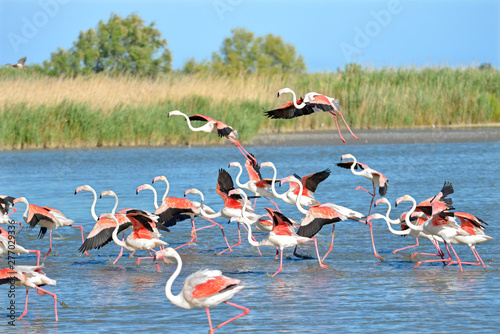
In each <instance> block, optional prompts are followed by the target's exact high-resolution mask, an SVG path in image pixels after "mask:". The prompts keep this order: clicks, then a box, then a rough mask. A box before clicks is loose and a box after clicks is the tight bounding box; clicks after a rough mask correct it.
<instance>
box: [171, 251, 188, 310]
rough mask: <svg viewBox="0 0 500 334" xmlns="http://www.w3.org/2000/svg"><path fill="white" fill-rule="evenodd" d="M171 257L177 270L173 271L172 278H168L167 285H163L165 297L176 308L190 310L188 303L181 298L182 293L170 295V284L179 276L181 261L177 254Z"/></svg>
mask: <svg viewBox="0 0 500 334" xmlns="http://www.w3.org/2000/svg"><path fill="white" fill-rule="evenodd" d="M173 257H174V258H175V259H176V260H177V268H176V269H175V271H174V273H173V274H172V276H170V278H169V279H168V281H167V284H165V296H166V297H167V299H168V300H169V301H170V302H171V303H172V304H174V305H176V306H179V307H182V308H191V306H190V305H189V303H188V302H187V301H186V300H185V299H184V298H183V296H182V292H181V293H179V294H178V295H177V296H175V295H173V294H172V284H173V283H174V281H175V279H176V278H177V276H179V273H180V272H181V269H182V260H181V257H180V256H179V254H177V253H174V254H173Z"/></svg>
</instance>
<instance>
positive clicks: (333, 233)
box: [321, 223, 336, 262]
mask: <svg viewBox="0 0 500 334" xmlns="http://www.w3.org/2000/svg"><path fill="white" fill-rule="evenodd" d="M335 225H336V224H335V223H334V224H333V229H332V242H331V243H330V248H328V251H327V252H326V253H325V256H323V258H322V259H321V262H323V261H325V259H326V257H327V256H328V254H330V252H331V251H332V249H333V240H334V239H335Z"/></svg>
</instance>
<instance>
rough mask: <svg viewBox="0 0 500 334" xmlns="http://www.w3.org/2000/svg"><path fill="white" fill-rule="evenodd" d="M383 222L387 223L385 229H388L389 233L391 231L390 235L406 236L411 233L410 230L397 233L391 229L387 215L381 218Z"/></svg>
mask: <svg viewBox="0 0 500 334" xmlns="http://www.w3.org/2000/svg"><path fill="white" fill-rule="evenodd" d="M389 211H390V204H389ZM383 218H384V220H385V222H386V223H387V227H388V228H389V231H391V233H392V234H396V235H408V234H410V232H411V229H408V230H404V231H397V230H395V229H393V228H392V226H391V222H390V220H391V219H390V218H389V213H387V216H383Z"/></svg>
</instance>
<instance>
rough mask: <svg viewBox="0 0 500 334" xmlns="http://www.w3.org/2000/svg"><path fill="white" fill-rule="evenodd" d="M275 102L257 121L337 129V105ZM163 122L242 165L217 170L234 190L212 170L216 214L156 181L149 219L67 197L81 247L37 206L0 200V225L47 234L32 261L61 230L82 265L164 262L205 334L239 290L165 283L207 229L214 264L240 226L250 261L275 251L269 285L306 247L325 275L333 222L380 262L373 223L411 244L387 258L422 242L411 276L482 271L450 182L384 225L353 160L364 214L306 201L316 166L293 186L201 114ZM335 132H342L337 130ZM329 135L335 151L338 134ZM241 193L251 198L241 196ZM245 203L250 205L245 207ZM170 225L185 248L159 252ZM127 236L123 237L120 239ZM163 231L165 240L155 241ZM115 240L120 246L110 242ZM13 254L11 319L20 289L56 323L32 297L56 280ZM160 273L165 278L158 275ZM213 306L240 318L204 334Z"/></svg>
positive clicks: (231, 285) (478, 229) (473, 228)
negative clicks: (20, 208)
mask: <svg viewBox="0 0 500 334" xmlns="http://www.w3.org/2000/svg"><path fill="white" fill-rule="evenodd" d="M285 93H291V94H292V95H293V99H294V100H293V101H292V102H289V103H287V104H285V105H284V106H282V107H280V108H278V109H275V110H271V111H268V112H266V115H267V116H269V117H271V118H293V117H298V116H302V115H307V114H311V113H314V112H317V111H327V112H330V113H331V114H332V115H333V116H334V117H335V121H336V122H337V115H340V116H341V118H342V119H343V120H344V122H345V119H344V117H343V115H342V113H341V112H340V110H339V103H338V101H337V100H335V99H332V98H329V97H327V96H325V95H321V94H317V93H308V94H306V95H305V97H304V98H300V99H297V98H296V95H295V93H294V92H293V91H292V90H290V89H288V88H284V89H282V90H280V91H279V92H278V97H279V96H280V95H281V94H285ZM168 116H169V117H172V116H181V117H183V118H184V119H185V120H186V121H187V125H188V128H189V129H190V130H191V131H202V132H207V133H216V134H217V135H218V136H220V137H225V138H226V139H228V140H229V141H230V142H231V143H233V144H234V145H235V146H236V147H237V148H238V150H239V151H240V152H241V153H242V155H243V156H244V158H245V162H244V168H245V170H246V172H247V174H248V181H247V182H246V183H242V181H241V176H242V174H243V167H242V164H241V163H240V162H238V161H232V162H227V163H229V168H232V167H233V168H232V170H234V168H236V169H238V171H237V176H236V179H235V180H236V182H233V178H232V177H231V174H230V173H229V172H228V171H227V170H225V169H223V168H220V169H219V171H218V178H217V180H213V182H214V184H216V193H217V194H218V195H219V196H220V197H221V199H222V202H223V206H222V207H221V208H220V210H218V211H216V210H215V209H212V208H210V207H209V206H207V205H205V204H204V202H205V194H203V193H202V192H201V191H200V190H198V189H196V188H191V189H187V190H183V191H181V192H179V194H183V196H182V197H172V196H169V191H170V184H169V181H168V179H167V177H166V176H164V175H159V176H155V177H154V178H153V182H152V184H156V185H157V184H158V182H160V181H161V182H164V183H165V184H166V190H165V192H164V194H163V196H162V198H161V200H160V201H158V194H157V190H156V188H155V187H153V185H152V184H142V185H138V186H137V189H136V194H137V195H139V193H140V192H142V191H144V190H150V191H152V192H153V205H154V208H155V211H154V212H149V211H147V210H144V209H142V208H123V209H120V210H117V209H118V204H119V199H118V196H117V194H116V193H115V192H114V191H113V190H106V191H103V192H101V194H100V198H101V201H105V200H104V199H103V198H106V197H112V198H114V199H115V200H114V205H113V207H112V209H110V210H109V212H106V213H101V214H100V215H98V214H97V213H96V212H95V206H96V202H97V201H98V196H97V192H96V191H95V190H94V189H93V188H92V187H91V186H90V185H87V184H86V185H82V186H79V187H77V188H76V189H75V191H74V194H75V195H76V194H78V193H80V192H83V191H86V192H91V193H92V195H93V201H92V204H91V206H90V217H92V220H93V221H94V222H95V223H94V226H93V228H92V229H91V231H90V232H89V233H88V235H87V237H86V238H84V233H83V227H82V226H81V225H74V221H73V220H71V219H69V218H67V217H66V216H65V214H63V213H62V212H61V211H59V210H57V209H54V208H50V207H47V206H38V205H34V204H31V203H29V202H28V200H27V199H26V198H25V197H22V196H21V197H17V198H15V197H11V196H0V214H2V220H1V221H0V223H4V224H13V223H14V222H15V221H14V220H13V219H12V218H11V214H12V213H14V212H15V210H16V208H15V207H14V206H15V205H16V204H18V203H24V204H25V205H26V210H25V211H24V214H23V218H24V220H25V222H26V223H27V224H28V226H29V228H31V229H32V228H35V227H37V226H38V227H40V231H39V237H40V238H41V237H43V236H44V235H45V234H46V232H47V230H48V231H49V237H50V241H49V243H50V246H49V250H48V252H47V253H46V255H45V257H44V258H43V259H42V261H46V260H47V258H48V256H49V254H50V253H51V251H52V230H53V229H56V228H63V227H68V226H69V227H77V228H79V229H80V231H81V237H82V243H81V244H80V245H75V248H76V247H79V248H78V251H80V252H82V253H85V254H86V255H88V256H91V254H90V253H88V252H90V251H93V252H97V251H98V252H105V250H103V247H105V246H106V245H107V244H109V243H110V242H114V243H116V244H117V245H118V246H120V247H121V251H120V254H119V255H118V257H117V258H116V260H115V261H114V262H113V265H114V264H116V262H117V261H118V260H119V259H120V258H121V256H122V255H123V252H124V249H125V250H126V251H129V252H131V254H130V256H132V255H133V254H134V253H136V252H147V255H149V256H146V257H138V258H137V260H136V263H137V265H139V264H140V262H141V260H144V259H151V260H153V262H154V263H155V266H156V271H157V272H160V266H159V263H158V262H159V260H161V259H163V260H164V261H163V262H165V263H167V264H169V263H170V262H169V261H168V260H167V259H173V260H175V262H176V263H177V268H176V269H175V270H174V272H173V274H172V275H171V277H170V278H169V279H168V280H167V282H166V286H165V296H166V298H167V299H168V300H169V301H170V302H171V303H172V304H174V305H176V306H179V307H181V308H185V309H191V308H194V307H203V308H205V309H206V313H207V318H208V323H209V328H210V333H212V332H213V331H215V330H217V329H219V328H221V327H222V326H224V325H226V324H228V323H230V322H232V321H235V320H237V319H239V318H241V317H243V316H245V315H247V314H248V313H249V312H250V310H249V309H248V308H246V307H244V306H241V305H237V304H234V303H231V302H229V300H230V299H231V298H232V297H233V296H234V295H235V294H236V293H238V292H239V291H241V290H242V289H243V288H244V285H243V284H242V282H241V281H240V280H238V279H235V278H229V277H227V276H224V275H223V274H222V273H221V272H220V271H219V270H207V269H205V270H200V271H197V272H195V273H193V274H191V275H190V276H188V277H187V278H186V279H185V280H184V285H183V288H182V291H181V292H180V294H178V295H173V294H172V284H173V281H174V280H175V279H176V278H177V277H178V276H179V274H180V272H181V270H182V257H181V255H180V254H179V253H180V252H181V251H182V248H183V247H186V246H188V245H193V246H196V241H197V240H198V233H197V232H199V231H201V230H205V229H207V228H210V227H218V230H220V231H221V234H222V238H223V239H224V240H223V241H222V240H221V243H224V244H225V246H224V247H227V248H225V249H224V250H223V251H221V252H219V253H218V255H221V256H222V255H223V254H224V253H226V252H235V254H237V252H238V248H237V246H242V244H245V243H244V242H242V238H241V233H240V226H243V227H244V229H245V230H246V234H247V241H248V244H249V246H253V247H256V248H257V250H258V253H259V255H260V257H261V256H263V255H262V253H261V252H260V247H263V246H268V247H272V248H273V249H275V250H276V255H275V257H274V258H275V260H278V257H279V268H278V270H277V271H276V272H275V273H274V274H272V275H270V276H271V277H275V276H276V275H277V274H279V273H281V272H282V271H284V269H283V253H284V251H285V249H286V248H294V250H293V254H294V255H295V256H297V257H299V258H303V257H304V256H302V255H300V254H298V248H299V247H300V245H302V244H303V243H307V242H313V243H314V244H315V251H316V256H317V261H318V266H319V268H321V269H325V270H327V269H328V266H327V265H326V264H324V261H325V259H326V257H327V256H328V254H329V253H330V252H331V251H332V249H333V247H334V239H335V226H336V224H337V223H340V222H342V224H344V222H346V221H352V222H354V223H355V224H363V226H365V225H366V226H368V227H369V229H370V237H371V242H372V247H373V252H374V255H375V257H376V258H378V259H379V260H380V261H385V260H384V258H382V257H381V256H380V255H379V254H378V253H377V251H376V247H375V240H374V235H373V225H374V224H373V223H374V221H375V220H385V222H386V224H387V226H388V229H389V231H390V232H391V233H393V234H395V235H410V236H411V237H413V238H415V239H416V243H415V245H413V246H408V247H404V248H401V249H398V250H395V251H394V253H397V252H400V251H402V250H406V249H410V248H414V247H417V246H420V244H419V241H418V240H419V238H420V239H428V240H429V241H431V243H432V244H433V247H434V248H435V250H436V253H429V252H425V253H424V252H422V253H415V254H414V255H413V256H412V259H413V258H414V257H415V256H417V255H420V256H432V257H433V258H432V259H430V260H421V261H418V262H417V264H416V265H415V268H418V267H420V265H422V264H424V263H442V264H444V266H452V265H455V264H456V265H458V267H459V269H460V270H461V271H462V270H463V266H464V265H478V266H479V265H481V266H483V267H484V268H485V267H486V265H485V264H484V262H483V260H482V259H481V257H480V256H479V253H478V252H477V250H476V245H477V244H479V243H481V242H484V241H487V240H490V239H491V237H489V236H487V235H486V234H485V232H484V231H485V225H487V223H486V222H484V221H483V220H481V219H480V218H477V217H475V216H473V215H472V214H468V213H465V212H457V211H455V208H454V207H453V201H452V199H451V198H450V197H449V196H450V195H451V194H453V192H454V189H453V186H452V185H451V183H448V182H445V184H444V186H443V187H442V189H441V191H440V192H438V193H437V194H436V195H432V196H431V197H429V198H428V199H426V200H424V201H422V202H421V203H420V204H418V205H417V202H416V200H415V199H414V198H413V197H411V196H410V195H404V196H401V197H399V198H398V199H397V200H396V201H395V203H396V206H397V205H403V203H404V202H411V203H412V207H411V208H410V209H409V210H408V211H407V212H405V213H404V214H402V215H401V216H400V217H399V218H398V219H391V218H390V213H391V203H390V201H389V200H388V199H387V198H386V197H385V196H386V195H387V193H388V179H387V178H386V176H385V175H384V174H382V173H380V172H378V171H376V170H374V169H372V168H370V167H368V165H366V164H364V163H361V162H359V161H357V159H356V157H354V156H353V155H352V154H344V155H342V156H341V157H340V160H341V162H340V163H338V164H337V166H338V167H341V168H347V169H350V170H351V172H352V174H354V175H359V176H363V177H365V178H367V179H368V180H370V181H371V183H372V189H371V191H370V190H367V189H366V188H365V187H364V186H363V185H359V186H357V187H356V188H355V189H356V190H358V189H363V190H364V191H365V192H367V193H368V194H369V195H370V205H369V207H368V209H367V210H366V214H365V213H362V212H360V211H356V210H353V209H351V208H348V207H345V206H342V205H340V204H336V203H332V202H322V201H319V200H318V199H316V198H315V192H316V190H317V189H318V187H321V183H322V182H323V181H324V180H326V179H327V178H328V177H329V176H330V175H331V173H332V170H331V169H330V168H329V166H325V168H324V169H323V170H320V171H318V172H315V173H311V174H309V175H307V176H303V177H300V176H299V175H297V174H296V173H295V172H294V171H290V172H291V174H290V175H288V176H285V177H281V178H278V170H277V168H276V166H275V165H274V163H272V162H270V161H267V162H262V163H260V164H259V163H258V162H257V158H256V157H255V155H253V154H251V153H249V152H248V151H247V150H246V149H245V148H244V147H243V146H242V145H241V143H240V142H239V141H238V139H239V135H238V132H237V131H236V130H234V129H233V128H232V127H231V126H228V125H227V124H225V123H223V122H221V121H217V120H215V119H213V118H211V117H209V116H205V115H201V114H196V115H192V116H188V115H186V114H185V113H182V112H180V111H178V110H174V111H171V112H170V113H169V114H168ZM195 121H202V122H205V124H204V125H202V126H200V127H193V125H192V124H191V122H195ZM345 124H346V126H347V123H346V122H345ZM337 127H338V123H337ZM347 128H348V129H349V131H350V132H351V134H352V135H353V137H354V138H356V139H357V137H356V136H355V135H354V134H353V133H352V131H351V130H350V128H349V126H347ZM339 136H340V138H341V140H342V141H343V142H345V140H344V138H343V137H342V135H341V133H340V129H339ZM266 167H267V169H272V172H273V176H272V177H271V178H263V177H262V171H263V170H264V169H265V168H266ZM337 171H338V172H339V173H342V170H341V169H337ZM285 175H286V174H285ZM346 177H347V175H346ZM354 179H357V178H354ZM353 181H354V180H353ZM276 183H279V185H280V186H282V185H284V184H285V183H288V186H289V189H288V190H287V191H285V192H283V193H281V194H279V193H278V192H277V190H276ZM235 184H236V186H235ZM377 187H378V190H379V191H378V195H379V196H380V198H379V199H377V200H375V198H376V197H377V191H376V190H377ZM245 190H246V191H248V192H249V193H250V194H251V195H250V196H248V195H247V193H246V192H245ZM141 196H144V195H141ZM187 196H190V197H193V196H197V197H198V196H199V198H200V202H196V201H194V200H193V199H194V198H193V199H192V198H187ZM261 197H262V198H264V199H266V200H267V201H268V202H266V204H267V207H265V212H264V211H263V212H256V205H255V203H256V201H257V199H258V198H261ZM252 199H254V203H253V204H252V201H251V200H252ZM110 204H111V203H110ZM287 204H288V205H292V206H294V207H296V208H297V210H298V212H299V213H300V214H302V215H303V218H302V219H301V220H300V221H295V220H293V219H292V218H290V217H287V216H286V215H285V214H283V213H282V211H281V210H280V207H279V206H282V205H287ZM380 204H385V205H387V207H388V209H387V212H386V213H385V214H381V213H373V214H372V209H373V208H374V207H377V206H379V205H380ZM269 206H272V207H269ZM110 207H111V206H110ZM362 211H364V210H362ZM197 218H201V219H203V220H202V221H203V222H208V223H209V224H208V225H206V226H203V227H199V225H198V224H199V222H197V223H196V224H195V219H197ZM218 218H222V219H224V221H225V222H230V223H232V224H230V225H224V227H226V226H228V227H231V226H233V225H237V229H238V241H237V242H236V243H234V244H233V245H230V243H229V241H228V239H227V237H226V234H225V232H224V227H223V225H222V224H221V223H219V222H216V221H215V219H218ZM89 220H90V218H89ZM19 224H20V226H21V225H22V224H21V223H19ZM180 224H190V228H191V234H190V239H189V240H184V241H181V243H182V244H181V245H180V246H178V247H176V248H175V249H174V248H172V247H168V246H169V243H168V241H167V240H163V239H164V238H165V237H167V238H168V239H169V241H171V240H172V239H174V238H175V229H176V226H178V225H180ZM326 225H332V234H331V241H330V247H329V249H328V250H327V251H326V252H325V254H323V256H321V255H320V249H319V247H318V238H320V237H321V236H319V234H318V233H319V232H320V231H321V230H322V229H323V227H325V226H326ZM398 225H399V227H398ZM228 227H226V228H228ZM128 231H130V233H129V234H128V236H127V237H126V233H128ZM253 231H261V232H263V233H267V235H266V236H265V237H264V238H263V239H261V240H260V241H257V240H256V239H255V236H257V235H256V234H255V235H254V234H253ZM0 232H1V234H0V254H6V252H7V251H8V250H9V246H8V242H9V240H14V235H15V233H14V232H13V231H12V232H11V231H9V232H7V231H6V230H4V229H0ZM165 232H170V233H168V234H165ZM16 233H17V231H16ZM120 235H121V238H120V237H119V236H120ZM178 241H179V240H178V239H177V240H175V242H178ZM441 244H442V245H444V251H443V250H442V249H441ZM453 245H467V246H469V248H470V249H471V251H472V253H473V255H474V257H475V259H476V262H464V261H462V260H461V259H460V257H459V256H458V253H457V251H456V250H455V248H454V247H453ZM16 246H17V248H16V249H15V252H16V253H18V254H29V253H30V252H33V253H36V254H37V255H38V258H37V264H36V266H15V267H12V268H6V269H3V270H0V284H4V283H9V282H11V281H12V280H13V281H15V283H16V284H17V285H23V286H26V288H27V290H26V304H25V310H24V312H23V313H22V314H21V315H20V317H19V319H21V318H23V317H24V316H25V315H26V313H27V299H28V289H29V288H35V289H36V290H37V291H38V292H39V293H40V294H49V295H51V296H53V297H54V303H55V307H54V312H55V319H56V321H57V320H58V317H57V296H56V294H54V293H51V292H49V291H47V290H44V289H42V288H40V286H43V285H55V284H56V281H55V280H52V279H49V278H48V277H47V276H46V275H45V273H43V272H42V271H41V268H42V267H43V264H42V265H40V252H39V251H38V250H27V249H25V248H23V247H21V246H19V245H16ZM445 252H446V253H445ZM255 261H259V258H258V257H256V259H255ZM297 263H298V264H296V265H300V261H298V262H297ZM48 267H50V265H49V266H48ZM165 270H166V271H171V270H170V269H169V267H168V266H167V267H166V269H165ZM221 303H225V304H227V305H229V306H232V307H235V308H238V309H241V310H242V311H243V313H241V314H239V315H237V316H235V317H233V318H231V319H229V320H226V321H224V322H222V323H221V324H220V325H218V326H215V327H214V326H213V325H212V320H211V316H210V310H209V308H210V307H213V306H216V305H218V304H221Z"/></svg>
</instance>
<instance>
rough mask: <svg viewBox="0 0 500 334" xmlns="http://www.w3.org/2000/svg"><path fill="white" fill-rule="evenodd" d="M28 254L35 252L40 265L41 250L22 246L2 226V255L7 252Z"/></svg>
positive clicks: (0, 246)
mask: <svg viewBox="0 0 500 334" xmlns="http://www.w3.org/2000/svg"><path fill="white" fill-rule="evenodd" d="M9 252H10V254H12V253H14V254H18V255H19V254H28V253H35V254H36V255H37V260H36V265H37V266H39V265H40V251H39V250H36V249H35V250H32V249H26V248H24V247H22V246H20V245H19V244H18V243H17V242H16V239H14V236H13V235H10V234H9V232H7V231H6V230H5V229H3V228H1V227H0V255H5V254H9Z"/></svg>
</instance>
